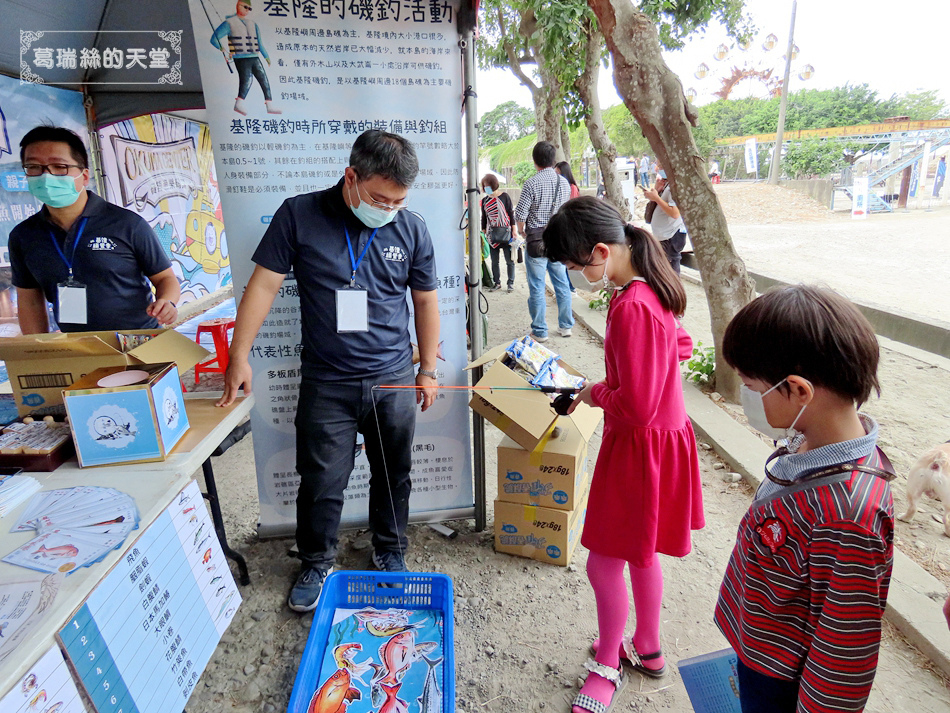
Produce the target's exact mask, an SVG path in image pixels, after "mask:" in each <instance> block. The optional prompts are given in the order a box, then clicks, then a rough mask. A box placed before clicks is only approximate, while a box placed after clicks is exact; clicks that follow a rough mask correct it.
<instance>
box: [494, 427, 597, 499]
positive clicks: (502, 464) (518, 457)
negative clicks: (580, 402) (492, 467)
mask: <svg viewBox="0 0 950 713" xmlns="http://www.w3.org/2000/svg"><path fill="white" fill-rule="evenodd" d="M589 476H590V473H589V471H588V458H587V439H585V438H584V436H583V435H582V434H581V432H580V430H578V428H577V426H576V425H575V424H574V422H573V421H572V420H571V419H569V418H564V417H561V418H559V419H558V420H557V426H556V428H555V429H554V431H553V432H552V436H551V437H550V438H549V439H548V440H547V442H546V443H545V445H544V449H543V450H540V451H539V450H534V451H528V450H525V449H524V448H522V447H521V446H519V445H518V444H517V443H515V442H514V441H513V440H512V439H511V438H508V437H507V436H506V437H505V438H504V440H502V442H501V444H500V445H499V446H498V498H499V499H500V500H505V501H507V502H511V503H521V504H523V505H541V506H543V507H547V508H554V509H555V510H573V509H574V508H576V507H577V504H578V503H579V502H580V501H581V500H582V499H583V497H584V494H585V493H586V492H587V485H588V482H589Z"/></svg>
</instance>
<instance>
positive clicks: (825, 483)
mask: <svg viewBox="0 0 950 713" xmlns="http://www.w3.org/2000/svg"><path fill="white" fill-rule="evenodd" d="M860 462H862V463H864V464H866V465H869V466H874V467H878V468H880V467H881V463H880V457H879V455H878V451H877V450H876V449H875V451H874V452H873V453H872V454H871V455H870V456H868V457H867V458H865V459H862V460H861V461H860ZM893 530H894V505H893V500H892V497H891V489H890V486H889V485H888V483H887V481H886V480H885V479H884V478H882V477H879V476H877V475H874V474H870V473H865V472H862V471H852V472H847V473H839V474H837V475H831V476H828V477H824V478H819V479H815V480H812V481H807V482H802V483H797V484H795V485H791V486H788V487H785V488H783V489H782V490H781V491H780V492H779V493H777V494H775V495H774V496H772V497H770V498H766V499H763V500H756V501H755V502H754V503H753V505H752V507H751V508H750V509H749V512H748V513H747V514H746V516H745V517H744V518H743V520H742V522H741V523H740V525H739V532H738V535H737V542H736V547H735V549H734V550H733V553H732V557H731V558H730V560H729V566H728V567H727V569H726V574H725V577H724V578H723V582H722V587H721V588H720V592H719V602H718V604H717V605H716V616H715V620H716V624H717V625H718V626H719V628H720V629H721V630H722V633H723V634H724V635H725V637H726V638H727V639H728V640H729V643H730V644H731V645H732V647H733V649H735V651H736V653H737V654H738V655H739V658H740V659H741V660H742V662H743V663H744V664H745V665H747V666H749V667H750V668H752V669H753V670H755V671H758V672H759V673H761V674H763V675H766V676H774V677H775V678H779V679H784V680H795V679H800V681H801V687H800V690H799V700H798V713H830V712H832V711H835V712H839V711H862V710H863V709H864V706H865V704H866V702H867V698H868V694H869V693H870V690H871V684H872V682H873V681H874V673H875V670H876V668H877V658H878V648H879V646H880V640H881V617H882V616H883V614H884V605H885V603H886V601H887V589H888V585H889V583H890V578H891V569H892V567H893ZM740 694H741V692H740Z"/></svg>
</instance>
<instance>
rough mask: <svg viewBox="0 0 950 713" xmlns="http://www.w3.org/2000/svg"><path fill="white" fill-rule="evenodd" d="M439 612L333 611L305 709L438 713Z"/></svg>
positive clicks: (352, 712)
mask: <svg viewBox="0 0 950 713" xmlns="http://www.w3.org/2000/svg"><path fill="white" fill-rule="evenodd" d="M442 626H443V621H442V612H441V611H438V610H429V609H417V610H412V611H410V610H406V609H374V608H372V607H366V608H364V609H337V610H336V613H335V615H334V620H333V626H332V627H331V629H330V632H329V635H328V638H327V645H326V649H325V651H324V655H323V660H322V662H321V665H320V675H319V677H318V679H317V685H316V687H315V689H314V691H313V694H312V697H311V699H310V705H309V706H308V708H307V713H330V712H331V711H332V712H333V713H336V712H337V711H344V710H345V711H346V713H370V712H379V713H404V712H405V711H408V710H412V711H420V713H441V711H442V690H443V666H444V659H445V652H444V649H443V645H442V642H443V637H442Z"/></svg>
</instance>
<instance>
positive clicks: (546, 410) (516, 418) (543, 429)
mask: <svg viewBox="0 0 950 713" xmlns="http://www.w3.org/2000/svg"><path fill="white" fill-rule="evenodd" d="M529 339H530V338H529V337H522V338H521V339H516V340H515V341H514V342H511V343H509V344H502V345H499V346H497V347H495V348H494V349H490V350H489V351H487V352H485V353H484V354H482V356H480V357H479V358H478V359H476V360H475V361H473V362H471V363H470V364H468V366H466V367H465V368H466V369H474V368H475V367H479V366H485V365H487V364H489V363H491V362H494V363H492V364H491V366H490V367H488V369H487V370H486V371H485V373H484V374H483V376H482V378H481V379H479V380H478V383H477V384H475V393H474V395H473V396H472V399H471V401H469V406H471V407H472V410H473V411H475V413H478V414H480V415H481V416H482V417H483V418H484V419H485V420H486V421H488V422H489V423H491V424H493V425H494V426H495V427H497V428H498V429H500V430H501V431H503V432H504V434H505V435H506V436H508V437H509V438H511V439H512V440H513V441H514V442H515V443H517V444H518V445H519V446H521V447H522V448H524V449H526V450H528V451H535V450H544V448H545V445H546V444H547V442H548V441H549V440H550V439H551V435H552V431H553V430H554V427H555V425H556V422H557V421H558V415H557V413H555V411H554V408H553V406H552V401H551V397H550V396H549V395H548V394H545V393H542V392H541V391H540V390H538V389H537V388H534V386H533V385H532V383H531V382H530V381H529V380H528V378H525V377H526V376H529V377H530V374H526V373H525V370H524V369H522V368H520V365H519V364H518V363H517V362H516V359H515V358H514V357H513V356H512V352H514V351H516V349H514V348H515V347H518V346H521V345H523V344H524V342H525V341H526V340H529ZM532 346H533V347H535V348H539V349H540V350H543V351H544V352H547V353H550V354H551V357H550V359H549V362H548V363H547V364H545V365H544V366H546V367H552V366H554V365H557V366H558V367H560V368H561V369H563V370H564V371H565V372H567V374H568V375H570V376H571V377H581V378H583V376H584V375H583V374H581V373H580V372H579V371H577V370H576V369H575V368H574V367H572V366H571V365H570V364H568V363H567V362H565V361H564V360H563V359H560V358H559V357H558V356H557V355H556V354H553V352H550V350H548V349H546V348H545V347H544V345H538V344H533V345H532ZM536 380H537V379H536ZM602 415H603V412H602V411H601V410H600V409H599V408H592V407H590V406H588V405H587V404H578V406H577V408H575V409H574V412H573V413H572V414H571V415H570V416H566V417H565V416H562V417H560V418H561V419H567V420H568V421H571V422H573V423H574V425H575V426H577V429H578V431H580V433H581V435H582V436H583V439H584V441H588V440H590V437H591V436H592V435H593V434H594V430H595V429H596V428H597V424H598V423H600V419H601V417H602Z"/></svg>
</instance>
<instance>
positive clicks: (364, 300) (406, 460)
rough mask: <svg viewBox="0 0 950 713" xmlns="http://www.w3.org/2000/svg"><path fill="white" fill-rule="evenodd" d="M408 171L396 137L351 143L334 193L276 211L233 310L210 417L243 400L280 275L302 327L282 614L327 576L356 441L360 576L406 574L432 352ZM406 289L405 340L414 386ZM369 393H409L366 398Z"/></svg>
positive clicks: (432, 383)
mask: <svg viewBox="0 0 950 713" xmlns="http://www.w3.org/2000/svg"><path fill="white" fill-rule="evenodd" d="M418 171H419V164H418V160H417V159H416V153H415V150H414V149H413V147H412V144H410V143H409V142H408V141H406V140H405V139H404V138H402V137H401V136H397V135H396V134H390V133H387V132H384V131H376V130H370V131H367V132H365V133H363V134H362V135H360V137H359V138H357V140H356V142H355V143H354V144H353V148H352V151H351V152H350V165H349V167H348V168H346V170H345V171H344V174H343V178H342V179H341V180H340V182H339V183H337V184H336V185H335V186H333V187H332V188H328V189H326V190H324V191H318V192H315V193H307V194H304V195H299V196H295V197H293V198H289V199H287V200H286V201H284V203H283V205H281V206H280V208H278V209H277V212H276V213H275V214H274V217H273V219H272V220H271V223H270V225H269V226H268V228H267V232H265V233H264V237H263V238H262V240H261V243H260V245H259V246H258V248H257V251H256V252H255V253H254V257H253V260H254V262H255V263H257V266H256V267H255V268H254V273H253V274H252V275H251V279H250V280H249V281H248V284H247V289H246V290H245V292H244V297H243V298H242V299H241V304H240V306H239V307H238V313H237V324H236V326H235V329H234V337H233V339H232V342H231V350H230V363H229V365H228V371H227V374H226V375H225V391H224V396H223V397H222V398H221V400H220V401H219V402H218V405H219V406H227V405H228V404H230V403H231V402H232V401H233V400H234V398H235V396H236V395H237V392H238V390H239V389H240V388H241V387H242V386H243V387H244V390H245V393H249V392H250V389H251V367H250V364H249V363H248V353H249V352H250V349H251V345H252V343H253V341H254V337H255V336H256V335H257V332H258V330H259V329H260V328H261V325H262V324H263V322H264V319H265V317H266V316H267V313H268V312H269V311H270V308H271V304H272V303H273V301H274V297H275V296H276V295H277V292H278V290H279V289H280V287H281V285H282V284H283V281H284V277H285V276H286V274H287V273H288V272H290V271H291V270H293V272H294V275H295V276H296V279H297V287H298V292H299V294H300V309H301V315H302V327H303V354H302V356H301V362H302V375H303V379H302V383H301V386H300V397H299V399H298V401H297V417H296V426H297V472H298V473H299V474H300V490H299V491H298V493H297V534H296V536H297V548H298V550H299V552H300V558H301V560H302V561H303V566H302V568H301V573H300V575H299V576H298V577H297V581H296V583H295V584H294V586H293V588H292V589H291V592H290V597H289V599H288V604H289V606H290V608H291V609H293V610H294V611H299V612H305V611H310V610H312V609H314V608H315V607H316V605H317V598H318V597H319V595H320V590H321V588H322V587H323V581H324V579H326V576H327V575H328V574H329V573H330V571H331V570H332V569H333V562H334V559H335V557H336V550H337V542H338V537H337V530H338V529H339V524H340V514H341V512H342V510H343V491H344V489H345V488H346V485H347V481H348V480H349V477H350V473H351V471H352V470H353V460H354V450H355V449H354V447H355V444H356V434H357V432H359V433H362V434H363V436H364V440H365V444H366V456H367V458H368V459H369V464H370V471H371V476H370V492H369V525H370V529H371V530H372V532H373V549H374V553H373V564H374V565H375V566H376V567H377V568H378V569H381V570H384V571H388V572H404V571H406V564H405V551H406V546H407V544H408V538H407V537H406V526H407V524H408V521H409V493H410V491H411V489H412V482H411V478H410V476H411V470H412V437H413V433H414V430H415V404H417V403H421V404H422V410H423V411H425V410H426V409H427V408H429V406H430V405H431V404H432V401H433V399H434V398H435V394H436V378H435V377H436V372H435V360H436V352H437V350H438V343H439V309H438V296H437V294H436V287H437V283H436V269H435V256H434V252H433V248H432V240H431V238H430V237H429V231H428V230H427V229H426V226H425V223H424V222H423V220H422V219H421V218H420V217H419V216H418V215H415V214H414V213H410V212H409V211H407V210H403V209H404V208H405V207H406V196H407V194H408V192H409V186H410V185H412V182H413V181H414V180H415V178H416V174H417V173H418ZM407 289H408V290H409V294H410V298H411V300H412V306H413V312H414V323H415V328H416V336H417V338H418V342H419V356H420V365H419V367H420V368H419V371H418V373H417V374H414V373H413V372H414V368H413V365H412V348H411V346H410V344H409V305H408V303H407V301H406V290H407ZM378 384H396V385H403V386H407V387H412V386H415V387H417V388H416V389H412V388H407V389H392V390H373V387H374V386H376V385H378Z"/></svg>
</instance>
